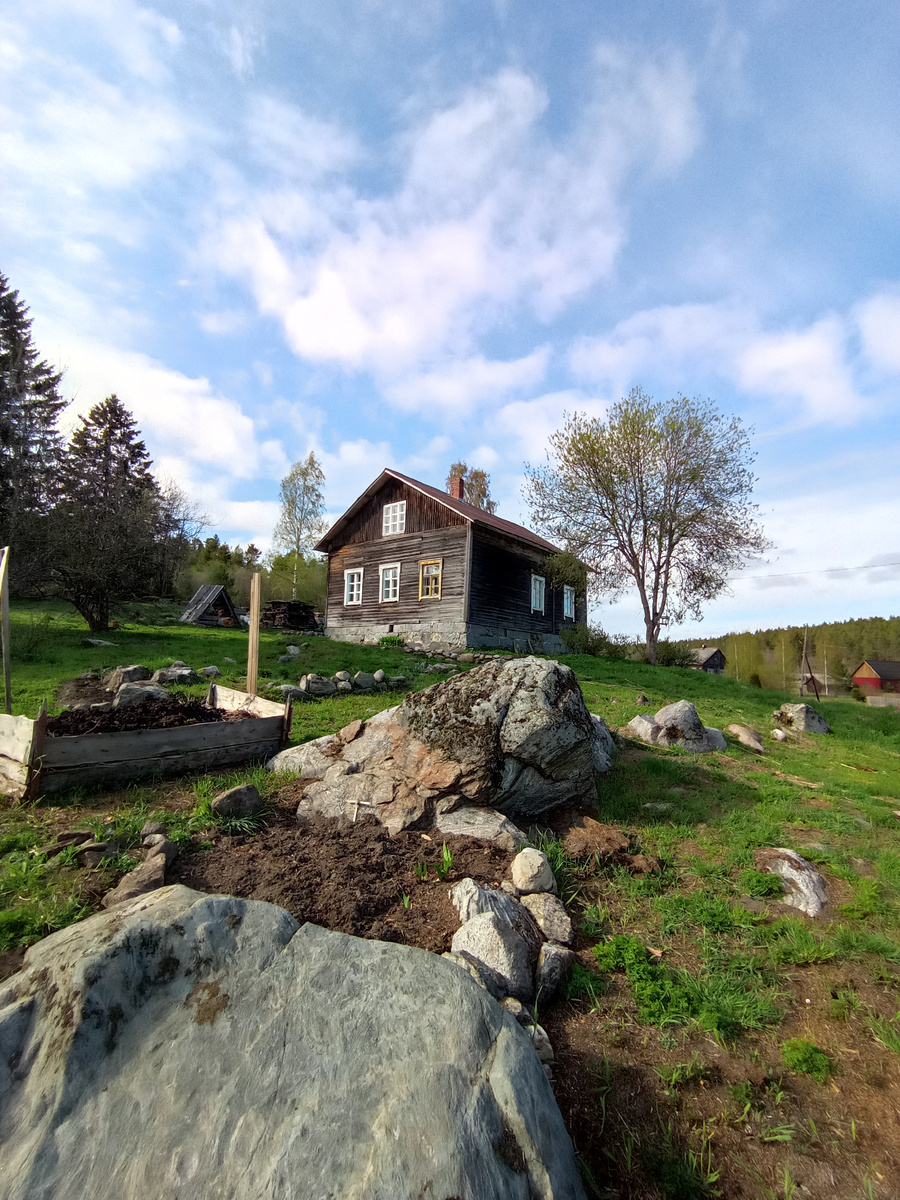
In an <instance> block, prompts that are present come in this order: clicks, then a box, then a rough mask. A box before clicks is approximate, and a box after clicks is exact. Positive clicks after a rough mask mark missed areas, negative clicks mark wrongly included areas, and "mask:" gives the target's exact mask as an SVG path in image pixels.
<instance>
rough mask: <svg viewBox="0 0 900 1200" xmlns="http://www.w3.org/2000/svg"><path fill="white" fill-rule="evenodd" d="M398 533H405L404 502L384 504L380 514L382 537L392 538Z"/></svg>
mask: <svg viewBox="0 0 900 1200" xmlns="http://www.w3.org/2000/svg"><path fill="white" fill-rule="evenodd" d="M398 533H406V501H405V500H398V501H396V503H394V504H386V505H385V506H384V509H383V511H382V514H381V534H382V537H392V536H395V535H396V534H398Z"/></svg>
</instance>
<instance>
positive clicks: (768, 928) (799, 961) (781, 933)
mask: <svg viewBox="0 0 900 1200" xmlns="http://www.w3.org/2000/svg"><path fill="white" fill-rule="evenodd" d="M750 941H751V943H752V944H754V945H757V946H763V947H765V954H766V958H767V959H768V961H769V962H770V963H771V964H772V965H773V966H781V965H782V964H784V963H794V964H795V965H797V966H802V965H805V964H807V963H817V962H827V961H828V959H830V958H834V956H835V954H836V953H837V948H836V947H835V946H834V945H833V944H831V943H830V942H828V941H826V940H825V939H823V938H820V937H817V936H816V934H814V933H813V932H812V931H811V930H810V929H808V928H807V926H806V925H804V924H803V921H802V920H801V919H800V918H799V917H779V918H778V919H777V920H775V921H772V922H771V924H769V925H759V926H757V927H756V929H754V930H753V932H752V934H751V935H750Z"/></svg>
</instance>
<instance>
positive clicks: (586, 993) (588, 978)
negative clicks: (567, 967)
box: [562, 962, 606, 1012]
mask: <svg viewBox="0 0 900 1200" xmlns="http://www.w3.org/2000/svg"><path fill="white" fill-rule="evenodd" d="M562 990H563V995H564V996H565V998H566V999H567V1000H570V1001H573V1002H578V1001H580V1000H587V1001H588V1003H589V1004H590V1011H591V1012H594V1011H595V1010H596V1009H597V1007H598V1006H599V1004H600V997H601V996H602V995H603V993H604V992H605V991H606V981H605V980H604V979H603V977H602V975H598V974H597V973H596V972H595V971H589V970H588V969H587V967H586V966H584V964H583V963H579V962H576V963H573V964H572V969H571V971H570V972H569V974H568V976H567V977H566V980H565V982H564V983H563V989H562Z"/></svg>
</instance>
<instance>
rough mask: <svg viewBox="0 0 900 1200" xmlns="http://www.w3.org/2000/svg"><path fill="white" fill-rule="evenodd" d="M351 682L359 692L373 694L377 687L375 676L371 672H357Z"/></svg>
mask: <svg viewBox="0 0 900 1200" xmlns="http://www.w3.org/2000/svg"><path fill="white" fill-rule="evenodd" d="M351 682H352V684H353V686H354V688H355V689H356V690H357V691H360V692H371V691H372V690H373V689H374V687H375V676H374V675H373V674H372V673H371V672H370V671H357V672H356V674H355V675H354V676H353V679H352V680H351Z"/></svg>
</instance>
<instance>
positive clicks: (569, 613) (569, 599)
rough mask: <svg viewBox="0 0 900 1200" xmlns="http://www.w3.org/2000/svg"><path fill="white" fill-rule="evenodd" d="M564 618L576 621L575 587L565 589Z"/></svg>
mask: <svg viewBox="0 0 900 1200" xmlns="http://www.w3.org/2000/svg"><path fill="white" fill-rule="evenodd" d="M563 616H564V617H568V618H569V620H571V621H574V620H575V589H574V588H573V587H568V586H567V587H564V588H563Z"/></svg>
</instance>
